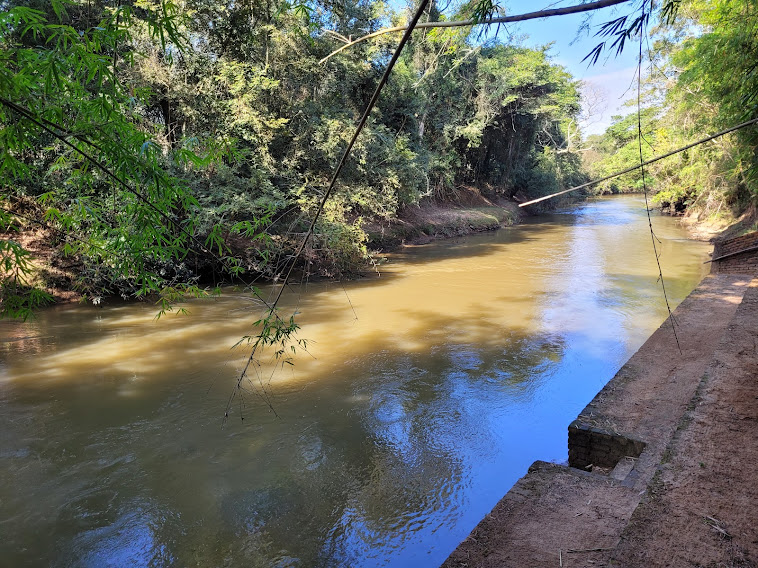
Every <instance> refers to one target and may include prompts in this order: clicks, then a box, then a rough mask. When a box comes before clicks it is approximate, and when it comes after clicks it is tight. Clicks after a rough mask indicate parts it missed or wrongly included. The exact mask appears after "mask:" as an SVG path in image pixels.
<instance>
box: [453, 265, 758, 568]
mask: <svg viewBox="0 0 758 568" xmlns="http://www.w3.org/2000/svg"><path fill="white" fill-rule="evenodd" d="M743 264H744V263H743ZM716 272H718V273H717V274H712V275H710V276H708V277H706V278H705V279H704V280H703V282H702V283H701V284H700V285H699V286H698V288H696V290H695V291H693V292H692V294H690V296H689V297H688V298H687V299H686V300H685V301H684V302H683V303H682V304H681V305H680V306H679V307H678V308H677V310H676V311H675V313H674V316H675V319H676V321H677V334H676V335H674V334H673V333H672V329H671V324H670V323H669V321H668V320H667V321H666V322H664V324H663V325H662V326H661V328H659V329H658V330H657V331H656V332H655V333H654V334H653V335H652V336H651V337H650V339H649V340H648V341H647V342H646V343H645V344H644V345H643V346H642V348H641V349H640V350H639V351H638V352H637V353H636V354H635V355H634V356H633V357H632V358H631V359H630V360H629V361H628V362H627V363H626V364H625V365H624V366H623V367H622V369H621V370H620V371H619V372H618V373H617V374H616V376H615V377H614V378H613V379H612V380H611V381H610V382H609V383H608V384H607V385H606V387H605V388H603V389H602V391H601V392H600V393H598V395H597V396H596V397H595V399H593V401H592V402H591V403H590V404H589V405H588V406H587V407H586V408H585V410H584V411H583V412H581V413H580V415H579V417H578V418H577V420H575V421H574V422H573V423H572V424H571V425H570V426H569V430H568V446H569V462H568V464H567V465H559V464H552V463H545V462H535V463H534V464H533V465H532V467H531V468H530V469H529V472H528V473H527V474H526V475H525V476H524V477H523V478H522V479H520V480H519V481H518V482H517V483H516V485H515V486H514V487H513V488H512V489H511V490H510V491H509V492H508V494H507V495H506V496H505V497H504V498H503V499H502V500H501V501H500V502H499V503H498V504H497V506H496V507H495V508H494V509H493V510H492V512H491V513H490V514H488V515H487V516H486V517H485V518H484V519H483V520H482V521H481V522H480V524H479V525H478V526H477V527H476V528H475V529H474V530H473V531H472V532H471V534H470V535H469V537H468V538H467V539H465V540H464V541H463V542H462V543H461V544H460V545H459V547H458V548H457V549H456V550H455V551H454V552H453V554H452V555H451V556H450V557H449V558H448V560H447V561H446V562H445V563H444V565H443V566H445V567H446V568H452V567H462V566H468V567H473V566H481V567H486V566H498V567H510V566H513V567H517V566H532V567H539V566H545V567H548V566H549V567H554V566H563V567H567V568H570V567H572V566H589V565H592V566H624V567H630V568H632V567H636V566H661V567H663V566H725V567H736V566H740V567H749V566H756V565H758V564H757V562H758V532H757V529H756V528H755V527H756V522H755V510H756V507H757V506H758V490H757V489H756V486H755V483H754V472H755V470H756V467H757V466H758V420H757V419H756V417H757V416H758V402H757V401H758V384H756V380H755V376H756V375H755V373H756V370H757V369H758V365H757V364H756V351H755V345H756V341H758V326H757V325H756V323H755V322H756V321H758V279H753V278H752V275H749V274H748V275H744V274H743V275H735V274H724V273H723V272H721V271H719V270H716Z"/></svg>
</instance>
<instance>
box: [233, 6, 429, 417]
mask: <svg viewBox="0 0 758 568" xmlns="http://www.w3.org/2000/svg"><path fill="white" fill-rule="evenodd" d="M428 4H429V0H421V3H420V4H419V7H418V8H417V9H416V13H415V14H414V15H413V19H412V20H411V22H410V23H409V24H408V26H407V27H406V29H405V33H404V34H403V37H402V39H401V40H400V43H399V44H398V46H397V48H396V49H395V52H394V53H393V54H392V58H391V59H390V61H389V63H388V64H387V68H386V69H385V70H384V74H383V75H382V78H381V79H380V80H379V84H378V85H377V86H376V89H375V90H374V94H373V95H372V97H371V100H370V101H369V103H368V105H367V106H366V110H365V111H364V112H363V116H362V117H361V120H360V122H358V126H357V127H356V129H355V132H354V133H353V137H352V138H351V139H350V142H349V143H348V145H347V147H346V148H345V150H344V152H343V153H342V157H341V158H340V161H339V163H338V164H337V168H336V169H335V170H334V174H333V175H332V179H331V181H330V182H329V186H328V187H327V189H326V191H325V192H324V196H323V197H322V198H321V201H320V202H319V205H318V208H317V210H316V213H315V214H314V215H313V219H312V220H311V223H310V226H309V227H308V230H307V231H306V233H305V236H304V237H303V240H302V242H301V243H300V246H299V247H298V249H297V251H296V252H295V255H294V256H293V257H292V260H291V261H290V265H289V269H288V270H287V273H286V274H285V276H284V280H283V281H282V284H281V288H279V293H278V294H277V295H276V298H275V299H274V301H273V302H272V303H271V307H270V308H269V315H273V316H274V317H275V318H276V319H277V320H278V321H281V318H280V317H279V315H278V314H277V313H276V308H277V306H278V305H279V301H280V300H281V298H282V294H283V293H284V289H285V288H286V287H287V284H288V283H289V279H290V276H291V275H292V271H293V269H294V268H295V264H296V263H297V260H298V258H299V257H300V255H301V254H302V253H303V250H304V249H305V246H306V244H307V243H308V240H309V239H310V237H311V236H312V235H313V232H314V229H315V227H316V223H317V222H318V219H319V217H320V216H321V212H322V211H323V210H324V206H325V205H326V202H327V200H328V199H329V197H330V195H331V193H332V190H333V189H334V186H335V185H336V184H337V178H338V177H339V174H340V172H341V171H342V168H343V167H344V165H345V163H346V162H347V158H348V156H349V155H350V151H351V150H352V149H353V145H355V142H356V140H357V139H358V136H359V135H360V133H361V131H362V130H363V127H364V126H365V125H366V122H367V121H368V117H369V115H370V114H371V111H372V110H373V108H374V106H375V105H376V102H377V101H378V100H379V95H380V94H381V92H382V89H384V85H385V84H386V83H387V80H388V79H389V76H390V73H391V72H392V69H393V67H394V66H395V63H397V60H398V59H399V57H400V53H401V52H402V51H403V48H404V47H405V44H406V43H408V40H409V39H410V37H411V35H412V33H413V30H414V28H415V27H416V24H417V23H418V21H419V19H420V18H421V16H422V14H423V13H424V11H425V10H426V7H427V5H428ZM260 340H261V337H260V336H259V338H258V340H257V341H256V342H255V343H254V344H253V347H252V351H251V353H250V356H249V357H248V359H247V362H246V363H245V366H244V368H243V369H242V372H241V373H240V375H239V377H238V378H237V384H236V387H235V388H234V389H233V390H232V393H231V394H230V395H229V401H228V403H227V406H226V411H225V412H224V420H226V419H228V417H229V409H230V408H231V406H232V404H233V403H234V398H235V396H236V393H237V392H238V391H239V390H240V387H241V385H242V382H243V381H244V379H245V376H246V374H247V370H248V368H249V367H250V365H251V364H252V363H253V361H254V360H255V354H256V352H257V349H258V346H259V345H260V342H261V341H260Z"/></svg>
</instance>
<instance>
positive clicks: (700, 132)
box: [589, 0, 758, 218]
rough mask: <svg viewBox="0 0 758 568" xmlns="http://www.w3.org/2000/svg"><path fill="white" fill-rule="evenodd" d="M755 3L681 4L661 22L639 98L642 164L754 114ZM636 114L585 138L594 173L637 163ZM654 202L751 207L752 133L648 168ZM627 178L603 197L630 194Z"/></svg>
mask: <svg viewBox="0 0 758 568" xmlns="http://www.w3.org/2000/svg"><path fill="white" fill-rule="evenodd" d="M756 25H758V4H757V3H756V2H753V1H748V2H745V1H738V0H690V1H687V2H685V1H683V2H682V3H681V6H680V9H679V14H678V16H677V19H676V22H675V23H666V22H664V23H662V24H661V25H660V26H659V27H658V29H657V30H656V32H655V36H654V37H656V40H657V41H656V42H655V46H654V52H653V53H652V54H651V55H652V60H653V63H654V65H651V69H652V71H651V73H650V74H649V77H648V79H647V83H646V85H645V92H644V94H643V111H642V117H641V118H642V130H643V135H644V139H643V144H642V147H643V153H644V157H645V159H647V158H649V157H652V156H653V155H654V154H655V155H660V154H665V153H667V152H669V151H671V150H673V149H676V148H678V147H681V146H684V145H686V144H688V143H690V142H693V141H695V140H698V139H700V138H703V137H704V136H705V135H707V134H711V133H716V132H719V131H721V130H724V129H726V128H729V127H731V126H734V125H737V124H740V123H742V122H745V121H748V120H750V119H754V118H756V117H758V36H757V35H756V33H755V30H756ZM637 130H638V125H637V115H636V113H634V114H633V115H630V116H627V117H617V119H616V122H615V123H614V124H613V125H612V126H611V127H610V128H609V129H608V130H607V131H606V132H605V134H603V135H602V136H601V137H597V138H595V139H593V140H590V144H591V146H592V147H593V149H594V150H595V151H596V152H597V153H596V154H594V155H592V154H591V156H590V160H589V161H590V162H591V169H592V171H593V174H596V175H598V176H599V175H602V174H605V173H607V172H610V170H613V169H622V168H624V167H627V166H629V165H631V164H633V163H634V162H636V161H639V148H638V143H637ZM648 171H649V173H650V174H651V176H650V179H649V180H648V183H651V184H652V186H653V187H654V189H655V191H656V192H657V195H656V197H655V199H656V201H657V202H658V203H660V204H661V205H662V206H664V207H669V208H671V209H672V210H675V211H677V212H683V211H685V210H689V211H690V212H691V213H693V214H698V215H706V216H718V215H725V216H728V217H730V218H731V217H732V216H734V215H737V214H740V213H741V212H743V211H745V210H746V209H749V208H754V207H755V205H756V203H758V127H756V126H751V127H747V128H745V129H743V130H740V131H738V132H735V133H733V134H729V135H727V136H725V137H722V138H719V139H717V140H715V141H713V142H709V143H706V144H703V145H701V146H697V147H695V148H692V149H690V150H687V151H686V152H683V153H681V154H677V155H676V156H674V157H671V158H668V159H666V160H663V161H661V162H657V163H656V164H654V165H652V166H651V167H650V168H649V170H648ZM640 182H641V179H640V176H639V175H632V174H628V175H626V176H624V177H622V178H618V179H617V180H615V181H613V182H608V183H606V184H604V185H603V186H601V190H602V191H636V190H639V188H640Z"/></svg>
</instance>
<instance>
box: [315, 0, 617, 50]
mask: <svg viewBox="0 0 758 568" xmlns="http://www.w3.org/2000/svg"><path fill="white" fill-rule="evenodd" d="M630 1H631V0H597V1H596V2H588V3H587V4H577V5H576V6H566V7H565V8H553V9H551V10H539V11H537V12H528V13H526V14H516V15H514V16H500V17H497V18H490V19H489V20H484V21H483V22H477V21H476V20H456V21H451V22H423V23H420V24H417V25H416V27H415V29H417V30H418V29H422V28H457V27H462V26H476V25H492V24H508V23H511V22H524V21H526V20H535V19H537V18H550V17H553V16H566V15H568V14H580V13H582V12H591V11H592V10H599V9H600V8H607V7H608V6H615V5H617V4H623V3H625V2H630ZM407 29H408V26H394V27H391V28H382V29H381V30H377V31H375V32H373V33H370V34H368V35H365V36H362V37H359V38H357V39H354V40H352V41H350V42H348V43H346V44H345V45H343V46H342V47H340V48H339V49H336V50H334V51H332V52H331V53H330V54H329V55H327V56H326V57H324V58H323V59H322V60H321V61H319V63H325V62H326V61H328V60H329V59H330V58H331V57H333V56H335V55H337V54H338V53H339V52H341V51H343V50H345V49H347V48H349V47H352V46H354V45H355V44H357V43H360V42H362V41H366V40H367V39H371V38H372V37H377V36H380V35H384V34H391V33H395V32H404V31H406V30H407Z"/></svg>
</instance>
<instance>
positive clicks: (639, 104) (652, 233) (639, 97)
mask: <svg viewBox="0 0 758 568" xmlns="http://www.w3.org/2000/svg"><path fill="white" fill-rule="evenodd" d="M652 1H653V0H650V3H651V6H650V8H651V10H652ZM646 33H647V26H646V25H645V24H643V25H642V28H641V29H640V51H639V58H638V60H637V148H638V150H639V156H640V174H641V175H642V192H643V193H644V194H645V212H646V213H647V224H648V227H649V228H650V240H651V241H652V243H653V254H654V255H655V263H656V264H657V265H658V280H659V281H660V283H661V290H662V291H663V301H664V302H665V303H666V310H668V313H669V321H670V322H671V329H672V331H673V332H674V339H675V340H676V347H677V349H679V353H680V354H681V353H682V346H681V345H680V344H679V335H678V334H677V333H676V325H677V324H676V320H675V319H674V314H673V312H672V311H671V304H670V303H669V298H668V294H667V293H666V282H665V280H664V278H663V268H662V267H661V255H660V254H659V253H658V244H657V243H656V241H658V242H660V240H659V239H658V237H656V236H655V231H654V230H653V219H652V217H651V216H650V204H649V203H648V196H647V194H648V191H647V181H646V180H645V160H644V158H643V157H642V44H643V41H644V38H645V36H646Z"/></svg>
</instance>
